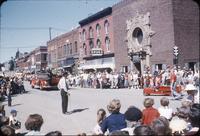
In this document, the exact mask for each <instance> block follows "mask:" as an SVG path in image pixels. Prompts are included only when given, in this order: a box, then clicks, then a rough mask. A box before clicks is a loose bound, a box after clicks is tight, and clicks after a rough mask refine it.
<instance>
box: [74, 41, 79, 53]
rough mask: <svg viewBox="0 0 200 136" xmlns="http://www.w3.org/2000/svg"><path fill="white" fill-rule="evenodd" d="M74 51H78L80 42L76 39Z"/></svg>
mask: <svg viewBox="0 0 200 136" xmlns="http://www.w3.org/2000/svg"><path fill="white" fill-rule="evenodd" d="M74 51H75V53H77V52H78V44H77V41H75V43H74Z"/></svg>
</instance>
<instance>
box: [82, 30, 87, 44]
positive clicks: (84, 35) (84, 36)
mask: <svg viewBox="0 0 200 136" xmlns="http://www.w3.org/2000/svg"><path fill="white" fill-rule="evenodd" d="M82 35H83V41H85V40H86V31H85V29H83V33H82Z"/></svg>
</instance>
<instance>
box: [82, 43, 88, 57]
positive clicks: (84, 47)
mask: <svg viewBox="0 0 200 136" xmlns="http://www.w3.org/2000/svg"><path fill="white" fill-rule="evenodd" d="M83 50H84V54H85V55H87V47H86V44H85V43H84V44H83Z"/></svg>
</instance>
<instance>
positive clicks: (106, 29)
mask: <svg viewBox="0 0 200 136" xmlns="http://www.w3.org/2000/svg"><path fill="white" fill-rule="evenodd" d="M108 27H109V22H108V20H106V21H105V22H104V28H105V32H106V34H108V32H109V31H108Z"/></svg>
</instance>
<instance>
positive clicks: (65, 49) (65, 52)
mask: <svg viewBox="0 0 200 136" xmlns="http://www.w3.org/2000/svg"><path fill="white" fill-rule="evenodd" d="M66 54H67V45H64V56H65V55H66Z"/></svg>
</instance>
